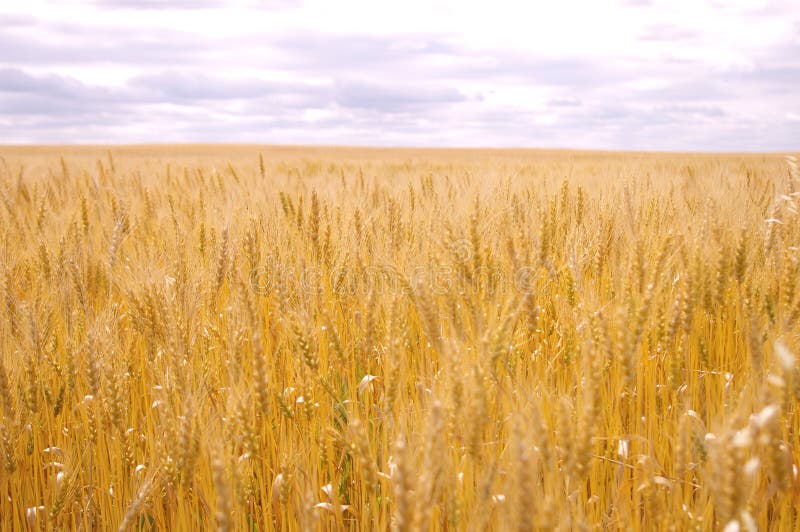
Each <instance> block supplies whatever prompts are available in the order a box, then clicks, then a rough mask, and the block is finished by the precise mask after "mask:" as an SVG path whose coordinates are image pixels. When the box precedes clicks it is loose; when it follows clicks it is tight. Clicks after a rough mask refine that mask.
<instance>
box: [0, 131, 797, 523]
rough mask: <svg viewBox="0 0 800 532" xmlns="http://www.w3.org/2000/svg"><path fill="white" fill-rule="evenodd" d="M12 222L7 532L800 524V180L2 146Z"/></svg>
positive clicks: (750, 171) (3, 448)
mask: <svg viewBox="0 0 800 532" xmlns="http://www.w3.org/2000/svg"><path fill="white" fill-rule="evenodd" d="M0 200H2V205H0V306H1V307H2V309H3V310H2V312H0V402H2V407H0V461H2V467H0V529H3V530H21V529H32V530H39V529H43V530H44V529H47V530H60V529H66V530H70V529H79V530H110V529H120V530H151V529H152V530H190V529H195V530H201V529H202V530H208V529H213V528H218V529H219V530H271V529H283V530H341V529H378V530H387V529H394V530H399V531H405V530H483V529H490V530H512V529H517V530H549V529H558V530H593V529H604V530H617V529H620V530H623V529H624V530H690V529H693V530H709V529H720V530H726V531H732V530H798V529H800V516H799V515H798V511H799V510H798V508H800V506H798V504H797V502H798V500H800V480H799V479H798V469H797V467H798V466H797V464H798V459H800V434H798V430H799V429H800V416H798V406H799V405H800V365H798V363H797V360H796V355H797V354H799V353H800V319H799V318H800V291H798V290H797V287H798V276H800V173H799V172H798V168H797V163H796V160H795V159H793V158H791V157H788V158H786V157H784V156H783V155H772V154H770V155H755V154H750V155H747V154H724V155H712V154H707V155H699V154H658V153H605V152H574V151H557V150H553V151H534V150H529V151H525V150H472V151H458V150H421V149H420V150H413V149H408V150H389V149H385V150H383V149H358V148H301V147H298V148H291V147H282V148H281V147H269V146H160V147H155V146H141V147H111V148H105V147H82V148H74V147H72V148H70V147H41V148H34V147H29V148H10V147H7V148H1V149H0Z"/></svg>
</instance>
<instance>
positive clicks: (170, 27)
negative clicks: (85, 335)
mask: <svg viewBox="0 0 800 532" xmlns="http://www.w3.org/2000/svg"><path fill="white" fill-rule="evenodd" d="M32 1H33V2H34V4H35V3H36V2H37V1H38V0H32ZM743 1H744V0H742V1H740V2H736V3H735V4H736V6H734V7H714V6H713V5H711V4H710V3H708V2H707V1H706V0H700V2H699V4H698V6H699V7H698V8H697V9H695V8H692V9H689V8H687V10H688V11H687V13H688V12H689V11H691V13H692V17H694V16H695V15H698V14H700V15H702V14H703V13H706V15H705V16H709V17H710V16H711V15H709V13H711V14H713V15H714V16H715V17H718V18H719V20H718V22H720V25H719V27H723V26H725V27H729V26H730V27H739V26H742V25H746V23H747V22H748V20H749V19H748V18H747V16H745V15H744V14H745V13H747V12H748V9H749V7H748V6H747V5H745V4H744V3H743ZM42 3H44V2H42ZM412 4H413V3H412ZM412 4H410V5H408V6H406V7H404V9H403V10H401V11H398V12H396V13H395V14H394V15H395V16H394V17H393V18H392V20H389V19H386V18H383V19H380V20H377V19H376V20H374V22H380V24H371V25H368V26H364V27H362V26H361V25H359V24H358V23H357V22H356V21H350V20H347V19H346V17H344V15H341V13H340V12H341V10H340V7H339V5H338V4H337V7H336V8H335V9H333V8H331V9H328V8H325V9H323V10H322V11H317V9H318V7H314V5H313V4H312V3H310V2H305V3H304V2H301V1H295V0H238V1H236V2H235V3H234V4H233V5H235V8H233V9H229V6H231V2H227V1H226V2H223V1H222V0H175V1H169V2H167V1H166V0H164V1H158V0H143V1H135V0H85V1H73V2H72V4H67V6H68V7H63V6H62V5H53V7H52V9H43V8H42V7H41V6H40V7H39V8H38V9H37V8H33V9H31V10H30V12H26V11H24V10H23V9H22V8H19V9H17V10H16V11H17V12H16V13H14V12H13V9H9V10H8V12H7V13H3V14H0V124H3V128H0V142H20V141H23V140H26V139H28V140H30V141H40V142H52V141H62V140H66V141H75V142H77V141H87V142H88V141H103V140H115V141H130V142H146V141H148V140H153V138H152V136H153V135H155V133H154V132H157V133H158V140H163V141H181V140H185V141H201V140H205V141H226V140H228V141H232V142H235V141H247V140H252V141H264V142H294V143H304V142H320V143H337V144H346V143H357V144H381V145H387V144H402V145H425V144H433V145H459V144H462V145H463V144H466V145H514V146H524V145H528V146H553V145H556V146H562V147H569V146H576V147H601V148H642V149H659V148H661V149H664V148H672V149H679V148H684V149H747V148H750V149H762V146H763V147H768V146H773V147H774V149H778V148H781V147H786V146H787V145H791V144H794V145H795V146H796V144H797V142H798V137H797V133H796V128H797V121H796V117H797V116H800V97H798V95H797V94H798V93H797V91H796V85H797V80H798V79H800V45H798V44H797V43H796V42H795V41H796V39H794V36H796V33H797V28H800V25H798V20H797V10H796V6H794V4H793V2H792V1H791V0H768V1H764V2H762V5H761V6H760V7H759V8H758V11H759V13H758V17H759V19H758V20H759V21H760V24H759V26H758V27H754V29H753V31H752V32H749V33H747V34H746V35H743V36H742V37H743V38H742V39H737V40H736V42H735V43H734V41H733V40H731V41H726V40H725V39H722V40H720V39H715V38H712V37H713V36H714V35H715V33H714V31H716V30H715V29H714V28H715V27H716V26H708V28H710V29H706V27H704V25H703V20H702V17H701V18H692V17H689V15H688V14H687V13H683V12H682V13H677V12H675V11H674V10H671V8H669V7H668V6H667V4H666V3H665V2H656V1H652V2H651V1H643V0H612V1H611V3H610V4H609V6H608V7H609V8H612V7H613V9H609V15H608V16H609V19H608V20H597V21H592V24H584V22H585V21H581V20H578V19H576V20H575V24H574V28H570V31H569V32H558V31H551V32H550V33H548V28H546V27H544V26H542V24H538V25H537V24H534V26H535V27H536V28H538V30H536V31H534V30H531V31H530V32H528V33H524V34H523V33H519V32H518V31H517V32H516V33H515V30H513V28H518V25H514V24H511V25H509V26H504V27H503V28H501V29H497V30H493V29H492V28H491V27H489V26H490V25H485V26H486V29H485V31H481V32H477V33H476V32H474V31H467V30H466V29H463V28H461V26H460V25H461V23H462V22H463V23H464V24H465V25H464V28H467V27H471V26H470V24H473V25H474V24H475V23H481V22H482V21H481V20H470V19H469V16H471V15H469V12H470V11H472V12H473V13H472V14H473V15H474V14H475V13H474V10H469V9H464V10H461V9H454V10H452V11H451V12H450V16H451V18H452V23H450V22H451V21H447V22H448V23H447V24H444V23H443V24H439V23H438V21H432V20H429V19H424V18H422V19H418V20H416V19H414V13H415V10H417V11H418V10H419V6H416V7H415V5H412ZM612 4H613V6H612ZM37 5H38V4H37ZM693 5H694V4H693ZM75 6H77V7H78V8H79V9H75V13H80V16H78V15H75V16H71V15H72V13H71V11H70V10H71V9H72V8H73V7H75ZM559 6H560V5H558V6H557V5H554V6H553V8H552V11H553V12H554V13H555V15H558V16H554V18H553V20H559V19H560V18H559V17H560V16H562V15H567V14H568V13H566V11H565V10H569V9H570V8H569V7H564V6H560V7H559ZM737 6H738V7H737ZM342 9H343V10H344V11H345V12H350V11H352V10H353V9H354V6H353V5H349V7H348V6H344V7H342ZM348 10H350V11H348ZM366 11H369V10H366ZM423 11H424V10H423ZM375 12H376V13H377V11H375ZM465 13H466V15H465ZM542 13H544V12H542ZM548 13H549V12H548ZM273 14H274V16H273ZM67 15H70V16H67ZM517 15H518V14H516V13H515V12H510V13H509V14H508V16H517ZM700 15H698V16H700ZM372 16H373V17H374V16H375V14H374V13H373V15H372ZM547 16H548V14H547V13H545V14H543V15H542V17H545V18H546V17H547ZM337 17H338V18H337ZM462 17H466V18H462ZM792 17H794V18H792ZM394 18H397V20H394ZM237 21H239V22H241V25H238V24H236V22H237ZM706 22H708V23H711V22H713V21H712V20H710V19H709V20H708V21H706ZM262 23H263V24H262ZM601 23H602V25H603V27H604V28H605V29H604V30H603V32H602V35H604V36H606V37H608V38H607V39H602V40H598V39H597V37H598V35H600V33H596V32H595V33H593V32H594V31H595V30H593V27H594V26H595V25H600V24H601ZM690 23H691V24H690ZM722 23H725V24H722ZM615 24H616V25H615ZM737 25H738V26H737ZM545 26H546V25H545ZM481 27H483V26H481ZM509 28H512V29H509ZM551 29H552V28H551ZM790 30H794V33H791V31H790ZM781 32H784V33H785V35H784V34H783V33H781ZM562 33H563V34H562ZM540 37H541V38H540ZM545 37H546V39H545ZM537 39H538V40H537ZM580 39H584V40H583V41H581V40H580ZM593 39H594V40H593ZM573 41H574V42H573ZM107 73H108V74H107ZM454 132H456V134H454Z"/></svg>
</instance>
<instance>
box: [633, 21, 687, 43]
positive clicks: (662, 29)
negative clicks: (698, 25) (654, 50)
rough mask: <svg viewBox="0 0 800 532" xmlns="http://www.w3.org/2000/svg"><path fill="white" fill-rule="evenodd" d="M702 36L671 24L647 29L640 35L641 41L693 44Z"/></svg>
mask: <svg viewBox="0 0 800 532" xmlns="http://www.w3.org/2000/svg"><path fill="white" fill-rule="evenodd" d="M702 36H703V34H702V33H700V32H699V31H695V30H690V29H688V28H683V27H680V26H674V25H669V24H659V25H656V26H650V27H648V28H646V29H645V30H644V32H643V33H642V34H640V36H639V39H640V40H642V41H665V42H680V41H682V42H691V41H698V40H700V39H701V38H702Z"/></svg>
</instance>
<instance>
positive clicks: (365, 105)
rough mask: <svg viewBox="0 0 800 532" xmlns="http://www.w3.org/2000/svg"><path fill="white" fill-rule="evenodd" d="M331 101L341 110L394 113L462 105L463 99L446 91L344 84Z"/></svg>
mask: <svg viewBox="0 0 800 532" xmlns="http://www.w3.org/2000/svg"><path fill="white" fill-rule="evenodd" d="M335 99H336V103H337V104H339V105H341V106H342V107H349V108H353V109H369V110H374V111H380V112H384V113H397V112H409V111H424V110H426V109H429V108H431V107H439V106H442V105H447V104H452V103H458V102H463V101H464V100H466V97H465V96H464V95H463V94H461V93H460V92H459V91H458V90H456V89H452V88H448V87H435V86H426V85H413V84H412V85H409V84H405V85H380V84H377V83H362V82H345V83H341V84H339V85H338V86H337V87H336V92H335Z"/></svg>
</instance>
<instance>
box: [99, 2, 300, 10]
mask: <svg viewBox="0 0 800 532" xmlns="http://www.w3.org/2000/svg"><path fill="white" fill-rule="evenodd" d="M90 3H91V4H93V5H95V6H97V7H100V8H110V9H132V10H160V9H183V10H196V9H220V8H224V7H230V6H231V5H232V4H233V5H235V4H236V2H231V1H230V0H228V1H224V0H94V1H93V2H90ZM239 3H240V4H241V5H243V6H245V7H250V8H261V9H285V8H289V7H298V6H300V5H301V4H302V2H301V1H300V0H251V1H249V2H247V1H246V2H239Z"/></svg>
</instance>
